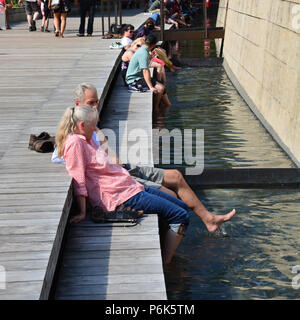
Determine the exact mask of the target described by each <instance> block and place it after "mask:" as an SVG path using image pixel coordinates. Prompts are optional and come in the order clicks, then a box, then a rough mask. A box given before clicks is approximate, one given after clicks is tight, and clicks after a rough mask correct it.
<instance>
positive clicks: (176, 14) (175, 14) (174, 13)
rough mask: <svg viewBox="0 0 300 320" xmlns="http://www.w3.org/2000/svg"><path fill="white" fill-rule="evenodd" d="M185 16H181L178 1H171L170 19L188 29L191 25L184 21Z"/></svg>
mask: <svg viewBox="0 0 300 320" xmlns="http://www.w3.org/2000/svg"><path fill="white" fill-rule="evenodd" d="M185 16H186V14H183V13H182V12H181V7H180V4H179V0H173V2H172V9H171V18H172V19H173V20H175V21H176V22H178V23H179V24H180V25H183V26H185V27H190V26H191V24H189V23H187V22H186V21H185Z"/></svg>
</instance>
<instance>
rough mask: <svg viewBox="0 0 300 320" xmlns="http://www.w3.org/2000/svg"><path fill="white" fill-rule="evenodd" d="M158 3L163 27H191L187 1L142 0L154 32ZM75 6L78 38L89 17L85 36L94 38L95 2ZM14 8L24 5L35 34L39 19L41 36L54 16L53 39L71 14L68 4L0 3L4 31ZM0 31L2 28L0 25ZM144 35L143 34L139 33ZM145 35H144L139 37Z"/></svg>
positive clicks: (46, 0)
mask: <svg viewBox="0 0 300 320" xmlns="http://www.w3.org/2000/svg"><path fill="white" fill-rule="evenodd" d="M161 1H163V5H164V16H165V23H169V24H173V25H175V27H176V28H179V27H180V26H185V27H188V26H191V23H192V22H193V16H194V14H195V12H196V9H195V8H193V7H192V5H191V1H190V0H153V1H152V0H145V2H144V3H145V11H148V12H150V13H151V16H150V18H151V19H153V21H154V23H155V27H154V28H159V26H160V23H161V21H160V20H161V19H160V6H161ZM73 2H74V5H75V6H78V5H79V8H80V26H79V31H78V33H77V36H78V37H83V36H84V35H85V20H86V17H88V25H87V36H92V34H93V24H94V16H95V9H96V4H97V1H96V0H74V1H73ZM14 4H18V5H24V7H25V11H26V15H27V21H28V29H29V31H30V32H32V31H36V30H37V28H36V22H37V20H38V19H39V18H41V17H42V25H41V28H40V30H41V31H42V32H49V18H50V15H51V14H52V15H53V23H54V34H55V36H56V37H63V34H64V31H65V28H66V21H67V16H68V14H69V13H70V12H71V1H70V0H0V14H1V13H3V14H5V29H7V30H8V29H11V26H10V24H9V11H10V10H11V8H12V7H13V5H14ZM135 4H136V2H135V1H129V2H128V6H130V7H131V6H132V5H135ZM0 30H2V29H1V25H0ZM142 31H145V32H147V29H146V30H142ZM144 35H147V34H146V33H145V34H143V35H142V36H144Z"/></svg>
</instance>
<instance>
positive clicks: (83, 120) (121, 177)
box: [56, 106, 190, 263]
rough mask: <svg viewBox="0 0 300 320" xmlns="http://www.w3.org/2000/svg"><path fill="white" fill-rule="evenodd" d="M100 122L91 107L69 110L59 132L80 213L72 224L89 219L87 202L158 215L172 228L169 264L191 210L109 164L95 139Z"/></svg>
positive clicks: (165, 254)
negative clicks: (123, 207)
mask: <svg viewBox="0 0 300 320" xmlns="http://www.w3.org/2000/svg"><path fill="white" fill-rule="evenodd" d="M97 122H98V112H97V110H95V109H93V108H90V107H88V106H77V107H70V108H68V109H67V110H66V111H65V113H64V115H63V117H62V120H61V123H60V125H59V128H58V131H57V135H56V142H57V149H58V155H59V157H61V156H64V158H65V161H66V169H67V170H68V172H69V174H70V176H71V177H72V178H73V183H74V192H75V196H76V199H77V203H78V205H79V209H80V212H79V213H78V214H77V215H76V216H75V217H74V218H73V219H72V220H71V221H72V222H80V221H82V220H84V219H85V218H86V201H89V202H90V204H91V206H92V207H97V206H100V207H102V208H103V209H104V210H106V211H114V210H116V208H117V207H118V206H120V205H121V204H123V205H124V206H125V207H131V208H133V209H135V210H143V211H144V212H145V213H147V214H158V216H159V217H161V218H162V219H163V220H165V221H166V222H167V223H168V224H169V228H170V229H169V230H168V232H167V236H166V241H165V247H164V248H163V261H164V263H169V262H170V261H171V259H172V257H173V255H174V253H175V250H176V248H177V247H178V245H179V243H180V241H181V239H182V237H183V235H184V234H185V231H186V229H187V226H188V224H189V211H190V209H189V208H188V206H187V205H186V204H185V203H184V202H183V201H181V200H179V199H177V198H175V197H173V196H170V195H168V194H166V193H164V192H162V191H160V190H157V189H154V188H150V187H147V186H143V185H141V184H140V183H139V182H137V181H136V180H134V179H133V178H132V177H131V176H130V174H129V173H128V171H127V170H125V169H124V168H122V167H121V166H120V165H118V164H116V163H114V162H112V161H110V159H109V158H108V155H107V153H106V152H105V151H104V150H102V148H101V147H98V145H97V144H96V143H95V142H94V140H93V139H92V135H93V132H94V130H95V128H96V124H97Z"/></svg>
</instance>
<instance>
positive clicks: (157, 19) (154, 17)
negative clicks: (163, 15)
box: [149, 12, 160, 30]
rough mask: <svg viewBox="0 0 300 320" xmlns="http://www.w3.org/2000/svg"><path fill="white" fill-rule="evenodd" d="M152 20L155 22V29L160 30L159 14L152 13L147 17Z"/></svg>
mask: <svg viewBox="0 0 300 320" xmlns="http://www.w3.org/2000/svg"><path fill="white" fill-rule="evenodd" d="M149 18H151V19H153V20H154V22H155V29H157V30H160V13H159V12H154V13H152V14H151V16H150V17H149Z"/></svg>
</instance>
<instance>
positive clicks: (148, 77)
mask: <svg viewBox="0 0 300 320" xmlns="http://www.w3.org/2000/svg"><path fill="white" fill-rule="evenodd" d="M143 76H144V79H145V81H146V83H147V85H148V87H149V89H150V90H151V91H152V92H153V93H157V92H158V91H157V89H156V88H155V87H153V85H152V83H151V74H150V70H149V69H143Z"/></svg>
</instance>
